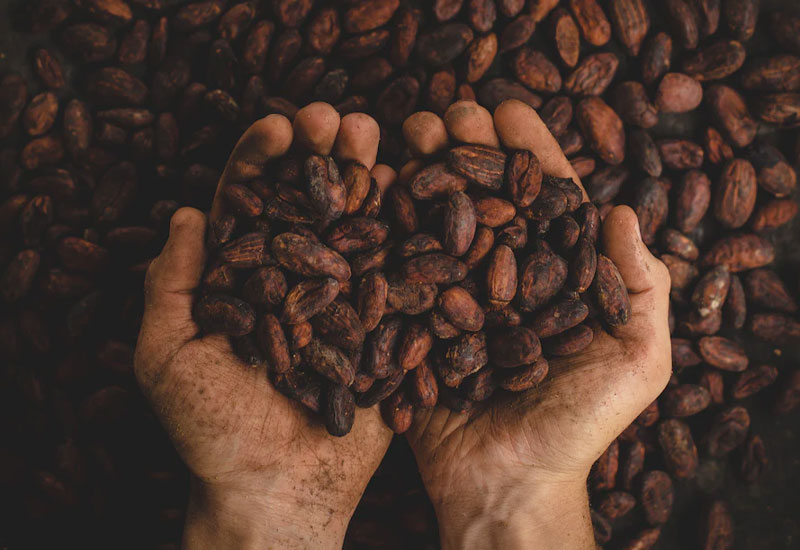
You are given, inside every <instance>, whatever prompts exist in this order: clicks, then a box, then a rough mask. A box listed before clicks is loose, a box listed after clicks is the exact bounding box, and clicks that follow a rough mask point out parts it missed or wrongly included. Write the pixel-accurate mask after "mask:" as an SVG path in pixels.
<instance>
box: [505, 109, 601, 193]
mask: <svg viewBox="0 0 800 550" xmlns="http://www.w3.org/2000/svg"><path fill="white" fill-rule="evenodd" d="M494 126H495V130H496V131H497V135H498V136H500V141H501V142H502V143H503V145H504V146H505V147H506V148H508V149H527V150H529V151H531V152H533V153H534V154H535V155H536V156H537V157H538V158H539V162H540V163H541V165H542V172H544V173H545V174H549V175H551V176H558V177H559V178H572V179H573V180H575V182H577V183H578V185H580V186H581V189H583V184H581V180H580V178H579V177H578V174H577V173H576V172H575V169H574V168H573V167H572V164H571V163H570V162H569V161H568V160H567V157H565V156H564V153H563V151H561V147H560V146H559V145H558V141H556V138H554V137H553V134H551V133H550V130H548V129H547V126H546V125H545V123H544V122H543V121H542V119H541V118H540V117H539V115H538V114H537V113H536V111H534V110H533V108H532V107H531V106H530V105H528V104H527V103H523V102H522V101H519V100H516V99H509V100H506V101H504V102H503V103H501V104H500V105H498V107H497V109H495V110H494ZM584 200H588V197H587V196H586V191H584Z"/></svg>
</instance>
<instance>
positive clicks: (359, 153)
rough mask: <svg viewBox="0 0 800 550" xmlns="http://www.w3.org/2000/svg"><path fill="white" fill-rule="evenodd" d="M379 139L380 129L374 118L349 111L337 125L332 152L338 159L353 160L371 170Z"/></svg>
mask: <svg viewBox="0 0 800 550" xmlns="http://www.w3.org/2000/svg"><path fill="white" fill-rule="evenodd" d="M380 140H381V129H380V126H378V123H377V122H376V121H375V119H374V118H372V117H371V116H369V115H367V114H364V113H350V114H348V115H345V116H344V117H343V118H342V122H341V124H340V125H339V133H338V134H337V136H336V143H335V144H334V154H335V156H336V157H337V158H338V159H339V160H344V161H348V160H355V161H358V162H360V163H361V164H363V165H364V166H366V167H367V169H369V170H372V168H373V166H375V161H376V159H377V158H378V144H379V143H380Z"/></svg>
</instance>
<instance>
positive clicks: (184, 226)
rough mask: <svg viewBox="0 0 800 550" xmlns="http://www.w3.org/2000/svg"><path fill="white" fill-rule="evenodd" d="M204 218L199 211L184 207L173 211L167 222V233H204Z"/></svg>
mask: <svg viewBox="0 0 800 550" xmlns="http://www.w3.org/2000/svg"><path fill="white" fill-rule="evenodd" d="M205 227H206V216H205V214H203V213H202V212H201V211H200V210H198V209H196V208H192V207H190V206H184V207H182V208H179V209H178V210H176V211H175V213H174V214H173V215H172V218H171V219H170V221H169V233H170V235H172V234H173V233H174V232H177V231H191V232H199V233H200V234H202V233H203V232H205Z"/></svg>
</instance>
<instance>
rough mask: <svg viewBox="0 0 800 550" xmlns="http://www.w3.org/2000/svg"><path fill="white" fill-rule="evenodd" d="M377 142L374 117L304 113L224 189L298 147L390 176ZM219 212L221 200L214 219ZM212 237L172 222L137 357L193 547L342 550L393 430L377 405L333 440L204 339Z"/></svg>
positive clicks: (251, 152) (231, 164)
mask: <svg viewBox="0 0 800 550" xmlns="http://www.w3.org/2000/svg"><path fill="white" fill-rule="evenodd" d="M378 134H379V132H378V126H377V124H376V123H375V121H374V120H372V119H371V118H370V117H368V116H366V115H363V114H350V115H347V116H345V117H344V118H342V119H341V120H340V119H339V115H338V114H337V113H336V111H335V110H334V109H333V108H332V107H331V106H330V105H327V104H320V103H316V104H311V105H309V106H307V107H305V108H304V109H301V110H300V111H299V112H298V114H297V116H296V117H295V121H294V125H293V124H292V123H291V122H290V121H289V120H288V119H287V118H285V117H283V116H280V115H270V116H268V117H266V118H264V119H262V120H260V121H258V122H256V123H255V124H254V125H253V126H251V127H250V128H249V129H248V130H247V131H246V132H245V134H244V135H243V136H242V138H241V140H240V141H239V143H238V144H237V146H236V148H235V149H234V151H233V153H232V154H231V157H230V159H229V161H228V164H227V166H226V168H225V171H224V173H223V175H222V178H221V180H220V182H219V187H218V189H219V188H221V187H223V186H224V185H226V184H228V183H241V182H245V181H248V180H251V179H255V178H266V179H269V176H270V175H269V174H268V173H266V170H267V166H268V164H267V163H268V161H269V160H270V159H273V158H276V157H279V156H281V155H283V154H284V153H286V152H287V151H288V150H289V147H290V146H292V144H293V142H294V143H295V147H298V146H299V147H302V148H305V149H307V150H311V151H313V152H316V153H319V154H325V155H327V154H330V153H331V151H333V154H334V156H336V157H337V158H338V159H340V160H345V159H346V160H358V161H360V162H362V163H363V164H365V165H366V166H367V167H368V168H370V169H371V170H373V175H376V176H377V177H378V178H380V177H384V178H385V177H387V174H388V177H391V174H392V173H393V172H392V171H391V169H388V167H385V166H380V165H378V166H375V158H376V153H377V147H378V139H379V137H378ZM219 203H220V201H219V193H218V198H217V199H215V202H214V206H213V208H212V214H211V215H212V218H213V216H215V215H218V213H219V212H220V204H219ZM205 229H206V218H205V216H204V215H203V214H202V213H200V212H199V211H197V210H193V209H190V208H183V209H181V210H178V211H177V212H176V213H175V215H174V216H173V218H172V222H171V225H170V235H169V240H168V242H167V244H166V245H165V247H164V250H163V251H162V252H161V254H160V256H158V258H156V259H155V260H154V261H153V262H152V264H151V265H150V268H149V269H148V272H147V279H146V285H145V286H146V288H145V313H144V318H143V322H142V327H141V331H140V333H139V342H138V344H137V348H136V357H135V370H136V375H137V378H138V380H139V383H140V385H141V387H142V389H143V391H144V393H145V395H146V396H147V397H148V398H149V399H150V401H151V402H152V405H153V408H154V410H155V411H156V413H157V415H158V416H159V417H160V419H161V422H162V423H163V425H164V426H165V428H166V430H167V432H168V434H169V436H170V438H171V439H172V441H173V443H174V444H175V446H176V448H177V450H178V452H179V453H180V456H181V458H182V459H183V460H184V461H185V462H186V464H187V465H188V467H189V469H190V471H191V473H192V474H193V490H192V496H191V499H190V505H189V511H188V514H187V516H188V517H187V525H186V531H185V537H184V538H185V545H186V546H187V547H189V548H205V547H209V548H210V547H214V548H226V547H229V548H246V547H250V546H261V547H277V548H336V547H338V548H340V547H341V543H342V540H343V538H344V532H345V530H346V527H347V523H348V521H349V519H350V516H351V515H352V512H353V510H354V509H355V506H356V504H357V503H358V500H359V499H360V497H361V494H362V493H363V491H364V488H365V487H366V484H367V482H368V481H369V479H370V477H371V476H372V474H373V472H374V471H375V469H376V468H377V466H378V464H379V463H380V461H381V458H382V457H383V455H384V454H385V452H386V449H387V447H388V445H389V441H390V440H391V431H390V430H389V429H388V428H386V427H385V426H384V424H383V422H382V420H381V418H380V414H379V413H378V411H377V409H376V408H374V407H373V408H371V409H358V410H357V411H356V417H355V422H354V425H353V429H352V431H351V432H350V433H349V434H348V435H347V436H345V437H342V438H334V437H331V436H330V435H329V434H328V433H327V431H326V429H325V426H324V425H323V423H322V422H320V420H319V418H318V417H317V416H316V415H312V413H310V412H309V411H308V410H306V409H305V408H304V406H303V405H300V404H299V403H297V402H295V401H291V400H289V399H288V398H287V397H285V396H284V395H282V394H281V393H279V392H278V391H277V390H276V389H275V388H274V387H273V386H272V385H271V383H270V381H269V380H268V378H267V374H266V372H265V371H264V370H263V369H258V368H253V367H249V366H247V365H246V364H244V363H243V362H242V361H240V360H239V359H238V358H237V357H236V356H235V355H234V353H233V352H232V350H231V346H230V344H229V341H228V338H227V337H226V336H222V335H213V334H212V335H200V334H199V330H198V327H197V325H196V324H195V323H194V321H193V320H192V305H193V301H194V299H195V292H196V291H197V289H198V286H199V284H200V280H201V277H202V273H203V269H204V264H205V260H206V251H205V244H204V243H205Z"/></svg>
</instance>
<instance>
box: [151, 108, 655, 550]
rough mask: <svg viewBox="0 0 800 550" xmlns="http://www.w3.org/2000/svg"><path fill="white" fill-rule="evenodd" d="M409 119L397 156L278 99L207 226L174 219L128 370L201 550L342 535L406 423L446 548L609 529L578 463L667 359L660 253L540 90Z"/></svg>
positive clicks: (635, 405) (336, 541) (649, 390)
mask: <svg viewBox="0 0 800 550" xmlns="http://www.w3.org/2000/svg"><path fill="white" fill-rule="evenodd" d="M403 131H404V136H405V138H406V142H407V147H408V151H409V153H410V160H409V161H408V163H407V164H406V165H405V166H403V167H402V168H400V169H399V170H398V172H395V171H394V170H393V169H392V168H391V167H389V166H385V165H376V164H375V159H376V152H377V146H378V140H379V130H378V126H377V124H376V123H375V122H374V121H373V120H372V119H371V118H370V117H368V116H366V115H362V114H357V113H356V114H350V115H347V116H345V117H343V118H341V119H340V118H339V115H338V114H337V113H336V111H335V110H334V109H333V108H332V107H330V106H329V105H327V104H323V103H314V104H311V105H309V106H307V107H305V108H303V109H301V110H300V111H299V112H298V113H297V115H296V117H295V118H294V121H293V122H290V121H289V120H288V119H287V118H285V117H283V116H281V115H271V116H269V117H267V118H265V119H263V120H261V121H259V122H257V123H256V124H255V125H253V126H252V127H251V128H250V129H249V130H248V131H247V132H246V133H245V134H244V135H243V137H242V139H241V140H240V141H239V144H238V145H237V146H236V148H235V149H234V151H233V153H232V155H231V158H230V160H229V161H228V165H227V167H226V169H225V172H224V173H223V175H222V178H221V181H220V183H219V187H218V190H217V196H216V198H215V201H214V205H213V207H212V209H211V213H210V215H209V216H210V218H209V222H208V223H206V218H205V216H204V215H203V214H201V213H200V212H198V211H196V210H192V209H182V210H180V211H178V212H177V213H176V214H175V216H174V218H173V222H172V226H171V231H170V239H169V241H168V243H167V245H166V246H165V248H164V250H163V252H162V253H161V255H160V256H159V257H158V258H157V259H156V260H155V261H154V262H153V264H152V266H151V267H150V270H149V272H148V278H147V308H146V313H145V317H144V320H143V325H142V330H141V332H140V337H139V344H138V346H137V353H136V372H137V376H138V378H139V381H140V384H141V385H142V387H143V388H144V391H145V393H146V394H147V396H148V397H149V398H150V399H151V401H152V403H153V406H154V408H155V410H156V412H157V413H158V414H159V416H160V418H161V420H162V422H163V424H164V425H165V427H166V428H167V431H168V433H169V434H170V437H171V438H172V440H173V442H174V443H175V445H176V447H177V449H178V451H179V453H180V454H181V457H182V458H183V459H184V461H186V463H187V465H188V466H189V468H190V470H191V471H192V473H193V479H194V482H193V491H192V496H191V502H190V506H189V513H188V514H187V525H186V531H185V537H184V539H185V544H186V546H187V547H189V548H195V547H197V548H201V547H212V546H213V547H230V548H233V547H237V548H241V547H251V546H252V547H257V546H275V547H282V548H283V547H286V548H293V547H297V548H321V547H337V546H341V543H342V540H343V537H344V531H345V529H346V527H347V523H348V521H349V518H350V516H351V515H352V513H353V510H354V508H355V506H356V504H357V503H358V500H359V499H360V496H361V494H362V493H363V491H364V488H365V486H366V484H367V482H368V481H369V479H370V477H371V476H372V474H373V473H374V471H375V469H376V468H377V466H378V464H379V462H380V460H381V458H382V457H383V454H384V453H385V451H386V449H387V447H388V444H389V441H390V439H391V436H392V431H395V432H397V433H402V432H407V434H408V440H409V443H410V445H411V447H412V449H413V451H414V454H415V456H416V459H417V464H418V466H419V469H420V473H421V475H422V479H423V481H424V483H425V487H426V489H427V491H428V494H429V495H430V497H431V499H432V501H433V503H434V507H435V509H436V513H437V516H438V519H439V527H440V532H441V539H442V545H443V547H444V548H458V547H470V548H476V547H478V548H515V547H520V548H522V547H524V548H531V547H535V548H587V549H588V548H594V539H593V536H592V527H591V521H590V515H589V505H588V497H587V494H586V478H587V476H588V472H589V469H590V467H591V465H592V464H593V463H594V462H595V460H597V458H598V457H599V456H600V455H601V454H602V453H603V451H604V450H605V449H606V448H607V447H608V445H609V444H610V443H611V442H612V441H613V440H614V439H615V438H616V437H617V435H618V434H619V433H621V432H622V431H623V430H624V429H625V428H626V427H627V426H628V425H629V424H630V423H631V422H632V421H633V420H634V419H635V418H636V417H637V416H638V415H639V413H640V412H641V411H642V410H643V409H645V407H647V405H649V404H650V403H651V402H652V401H653V400H654V399H655V397H656V396H657V395H658V394H659V393H660V392H661V390H662V389H663V388H664V387H665V385H666V383H667V381H668V379H669V375H670V370H671V368H670V359H669V357H670V355H669V354H670V339H669V330H668V323H667V308H668V303H669V302H668V299H669V298H668V292H669V275H668V273H667V270H666V268H665V267H664V265H663V264H661V263H660V262H659V261H658V260H656V259H655V258H654V257H653V256H652V255H651V254H650V252H649V251H648V249H647V247H646V246H645V245H644V243H642V241H641V238H640V230H639V227H638V222H637V220H636V215H635V214H634V213H633V211H632V210H630V209H629V208H627V207H617V208H614V209H612V210H610V211H608V212H607V213H605V219H604V220H603V221H602V222H601V221H600V215H599V213H598V212H597V210H596V209H595V208H594V207H593V206H592V205H590V204H589V203H587V202H585V200H586V199H585V192H584V191H583V187H582V186H581V184H580V181H579V179H578V177H577V175H576V173H575V171H574V169H573V167H572V165H571V164H570V163H569V162H568V161H567V159H566V157H565V156H564V155H563V153H562V152H561V149H560V148H559V146H558V143H557V142H556V140H555V138H553V136H552V135H551V134H550V133H549V132H548V130H547V128H546V126H545V124H544V123H543V122H542V120H541V119H540V118H539V116H538V115H537V114H536V112H535V111H534V110H533V109H532V108H531V107H529V106H528V105H527V104H524V103H522V102H519V101H516V100H509V101H506V102H504V103H502V104H501V105H499V106H498V107H497V108H496V110H495V112H494V113H493V114H492V113H490V112H489V111H487V110H486V109H484V108H483V107H480V106H478V105H477V104H476V103H474V102H469V101H462V102H457V103H455V104H453V105H452V106H451V107H450V108H449V109H448V110H447V112H446V113H445V115H444V117H443V118H440V117H439V116H438V115H436V114H434V113H429V112H423V113H416V114H414V115H412V116H411V117H410V118H409V119H408V120H407V121H406V122H405V124H404V126H403ZM207 225H208V229H206V226H207ZM320 417H321V418H320ZM387 426H388V427H387ZM389 428H391V429H389ZM329 434H333V436H332V435H329ZM334 436H338V437H334Z"/></svg>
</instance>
